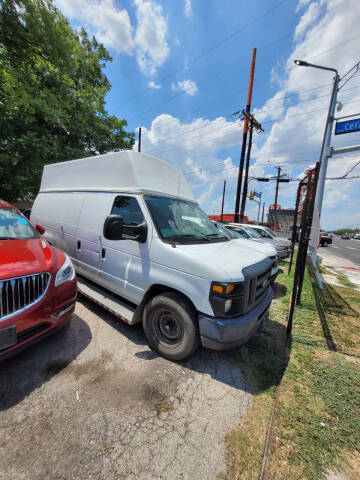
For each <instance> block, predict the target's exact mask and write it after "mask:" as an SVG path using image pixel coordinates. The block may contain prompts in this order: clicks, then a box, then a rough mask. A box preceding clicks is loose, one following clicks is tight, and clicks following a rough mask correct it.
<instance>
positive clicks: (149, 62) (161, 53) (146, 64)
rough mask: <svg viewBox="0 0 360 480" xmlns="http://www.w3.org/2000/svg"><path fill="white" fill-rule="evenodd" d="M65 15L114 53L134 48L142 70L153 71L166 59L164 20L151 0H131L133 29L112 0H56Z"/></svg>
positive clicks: (131, 52) (123, 11)
mask: <svg viewBox="0 0 360 480" xmlns="http://www.w3.org/2000/svg"><path fill="white" fill-rule="evenodd" d="M56 4H57V6H58V7H59V8H60V10H61V11H62V12H63V13H64V15H65V16H67V17H69V18H71V19H72V20H74V22H75V23H78V24H79V25H80V26H84V27H85V28H86V30H87V31H88V32H89V33H90V34H92V35H95V36H96V38H97V39H98V40H99V41H100V42H102V43H103V44H104V45H105V46H107V47H109V48H112V49H114V50H115V51H116V52H118V53H126V54H130V55H131V54H133V53H134V52H135V55H136V60H137V63H138V66H139V68H140V70H141V71H142V73H144V74H145V75H148V76H151V75H155V73H156V71H157V69H158V68H160V67H161V66H162V65H163V64H164V62H165V61H166V59H167V57H168V55H169V53H170V48H169V46H168V44H167V41H166V35H167V21H166V18H165V17H164V15H163V10H162V7H161V6H160V5H158V4H157V3H155V2H154V1H152V0H134V4H135V7H136V20H137V24H136V30H135V32H134V26H133V25H131V21H130V16H129V14H128V11H127V10H126V9H121V8H119V7H118V6H117V4H116V3H115V0H56Z"/></svg>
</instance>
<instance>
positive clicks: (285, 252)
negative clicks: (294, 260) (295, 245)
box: [249, 224, 291, 258]
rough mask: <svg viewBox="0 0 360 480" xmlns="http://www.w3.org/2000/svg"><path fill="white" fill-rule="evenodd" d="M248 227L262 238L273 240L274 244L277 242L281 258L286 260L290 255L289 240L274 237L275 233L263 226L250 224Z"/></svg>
mask: <svg viewBox="0 0 360 480" xmlns="http://www.w3.org/2000/svg"><path fill="white" fill-rule="evenodd" d="M249 227H250V228H251V229H253V230H255V231H256V232H257V233H259V234H260V235H261V236H262V237H263V238H266V239H273V240H275V242H277V245H279V247H280V250H281V258H286V257H288V256H289V255H290V252H291V241H290V240H288V239H286V238H282V237H278V236H276V235H275V233H274V232H273V231H272V230H271V229H270V228H269V227H265V226H263V225H253V224H251V225H249Z"/></svg>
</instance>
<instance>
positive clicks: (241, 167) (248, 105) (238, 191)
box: [234, 48, 256, 222]
mask: <svg viewBox="0 0 360 480" xmlns="http://www.w3.org/2000/svg"><path fill="white" fill-rule="evenodd" d="M255 60H256V48H253V51H252V60H251V68H250V79H249V87H248V96H247V102H246V112H247V113H248V114H249V113H250V108H251V98H252V91H253V85H254V72H255ZM247 133H248V119H247V118H246V117H245V119H244V127H243V139H242V146H241V154H240V164H239V173H238V183H237V189H236V200H235V218H234V220H235V222H239V217H240V214H239V211H240V194H241V185H242V176H243V170H244V160H245V150H246V140H247Z"/></svg>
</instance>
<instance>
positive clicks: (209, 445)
mask: <svg viewBox="0 0 360 480" xmlns="http://www.w3.org/2000/svg"><path fill="white" fill-rule="evenodd" d="M240 353H241V352H239V351H230V352H225V353H217V352H212V351H210V350H205V349H199V351H198V352H197V353H196V355H195V356H194V357H193V358H192V359H191V360H190V361H187V362H182V363H177V364H176V363H171V362H169V361H167V360H165V359H163V358H161V357H159V356H157V355H156V354H154V353H153V352H152V351H151V350H150V349H149V348H148V346H147V345H146V342H145V338H144V335H143V332H142V329H141V326H135V327H130V326H128V325H125V324H123V323H121V322H119V321H118V320H117V319H116V318H115V317H113V316H112V315H110V314H109V313H107V312H106V311H104V310H102V309H101V308H100V307H97V306H94V305H93V304H92V303H91V302H88V301H85V300H81V302H78V304H77V307H76V312H75V315H74V316H73V318H72V320H71V323H70V324H69V326H68V327H66V328H65V329H64V330H63V331H61V332H60V333H58V334H56V335H54V336H52V337H50V338H48V339H47V340H45V341H44V342H42V343H40V344H38V345H36V346H34V347H33V348H32V349H29V350H27V351H25V352H23V353H21V354H20V355H18V356H17V357H14V358H12V359H10V360H7V361H6V362H4V363H2V364H0V428H1V439H0V479H1V480H12V479H16V480H22V479H24V480H25V479H26V480H33V479H34V480H35V479H36V480H39V479H46V480H50V479H57V480H65V479H66V480H67V479H72V480H73V479H84V480H85V479H86V480H87V479H106V480H110V479H115V480H120V479H131V480H132V479H133V480H135V479H136V480H150V479H169V480H171V479H189V480H190V479H191V480H196V479H202V480H203V479H207V480H211V479H216V478H217V475H218V474H219V473H220V472H222V471H223V470H224V469H225V463H224V447H223V436H224V434H225V433H227V432H228V430H229V429H230V428H231V427H233V426H236V425H239V424H240V422H241V416H242V415H243V413H244V412H245V410H246V409H247V407H248V406H249V404H250V402H251V395H250V394H249V393H248V392H247V391H246V388H245V386H244V381H243V377H242V374H241V371H240V370H239V368H238V367H237V366H236V364H235V363H238V362H236V360H238V359H239V356H240Z"/></svg>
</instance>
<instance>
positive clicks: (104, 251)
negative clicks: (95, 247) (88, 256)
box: [101, 248, 106, 259]
mask: <svg viewBox="0 0 360 480" xmlns="http://www.w3.org/2000/svg"><path fill="white" fill-rule="evenodd" d="M105 255H106V250H105V248H102V249H101V258H102V259H105Z"/></svg>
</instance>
